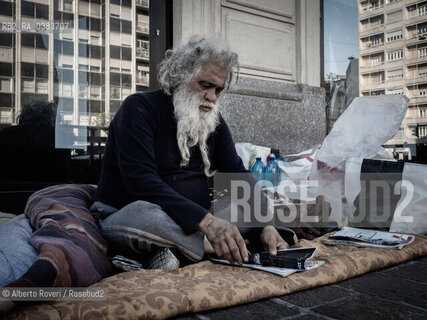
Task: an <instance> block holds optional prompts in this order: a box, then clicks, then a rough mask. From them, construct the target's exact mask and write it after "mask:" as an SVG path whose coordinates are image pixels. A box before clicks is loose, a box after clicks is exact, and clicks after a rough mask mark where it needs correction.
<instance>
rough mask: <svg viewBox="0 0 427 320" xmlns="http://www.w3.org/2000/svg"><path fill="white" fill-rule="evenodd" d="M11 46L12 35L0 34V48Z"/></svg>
mask: <svg viewBox="0 0 427 320" xmlns="http://www.w3.org/2000/svg"><path fill="white" fill-rule="evenodd" d="M12 45H13V34H12V33H0V46H2V47H11V46H12Z"/></svg>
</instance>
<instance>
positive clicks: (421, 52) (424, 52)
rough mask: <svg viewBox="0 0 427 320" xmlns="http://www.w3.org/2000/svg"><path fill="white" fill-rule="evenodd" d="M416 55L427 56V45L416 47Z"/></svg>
mask: <svg viewBox="0 0 427 320" xmlns="http://www.w3.org/2000/svg"><path fill="white" fill-rule="evenodd" d="M418 57H419V58H423V57H427V47H423V48H418Z"/></svg>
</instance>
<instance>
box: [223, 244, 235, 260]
mask: <svg viewBox="0 0 427 320" xmlns="http://www.w3.org/2000/svg"><path fill="white" fill-rule="evenodd" d="M221 251H222V258H223V259H225V260H227V261H228V262H230V263H231V264H233V262H234V260H233V258H232V256H231V253H230V250H229V248H228V245H227V243H226V242H225V241H222V242H221Z"/></svg>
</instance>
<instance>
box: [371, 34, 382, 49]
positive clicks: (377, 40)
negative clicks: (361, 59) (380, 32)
mask: <svg viewBox="0 0 427 320" xmlns="http://www.w3.org/2000/svg"><path fill="white" fill-rule="evenodd" d="M382 43H383V41H382V37H381V36H373V37H371V47H378V46H380V45H382Z"/></svg>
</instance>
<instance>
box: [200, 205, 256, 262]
mask: <svg viewBox="0 0 427 320" xmlns="http://www.w3.org/2000/svg"><path fill="white" fill-rule="evenodd" d="M197 229H198V230H200V231H201V232H203V233H204V234H205V235H206V238H207V239H208V241H209V242H210V243H211V245H212V247H213V249H214V250H215V254H216V255H217V256H218V257H220V258H222V259H225V260H228V261H229V262H230V263H231V264H233V263H234V262H235V261H236V262H237V263H238V264H242V263H243V261H244V262H247V261H248V250H247V248H246V244H245V241H244V240H243V238H242V235H241V234H240V232H239V230H238V229H237V227H236V226H234V225H232V224H231V223H229V222H227V221H225V220H223V219H220V218H217V217H215V216H213V215H212V214H211V213H208V214H207V215H206V216H205V217H204V218H203V219H202V221H200V223H199V225H198V226H197Z"/></svg>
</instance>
